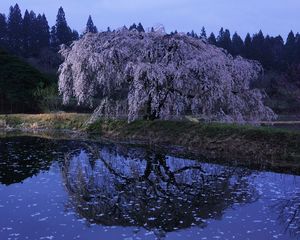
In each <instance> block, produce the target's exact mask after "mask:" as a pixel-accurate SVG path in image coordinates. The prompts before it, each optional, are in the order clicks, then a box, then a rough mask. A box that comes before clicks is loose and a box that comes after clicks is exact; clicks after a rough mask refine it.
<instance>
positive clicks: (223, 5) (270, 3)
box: [0, 0, 300, 37]
mask: <svg viewBox="0 0 300 240" xmlns="http://www.w3.org/2000/svg"><path fill="white" fill-rule="evenodd" d="M15 3H18V4H19V6H20V8H21V10H22V13H24V11H25V9H29V10H33V11H35V12H36V13H45V14H46V16H47V19H48V21H49V25H51V26H52V25H53V24H54V23H55V18H56V14H57V10H58V8H59V7H60V6H62V7H63V8H64V10H65V13H66V17H67V21H68V23H69V25H70V27H71V28H73V29H76V30H78V31H79V32H82V31H83V29H84V27H85V24H86V21H87V18H88V16H89V15H92V18H93V20H94V23H95V24H96V25H97V27H98V29H99V30H105V29H106V28H107V27H108V26H110V27H111V28H112V29H115V28H119V27H122V26H123V25H127V26H128V25H131V24H132V23H133V22H136V23H138V22H142V23H143V25H144V27H145V28H149V27H151V26H155V25H158V24H162V25H164V26H165V28H166V30H167V32H170V31H173V30H175V29H177V30H178V31H179V32H187V31H191V30H192V29H193V30H194V31H195V32H196V33H199V32H200V30H201V28H202V26H205V28H206V30H207V32H208V33H210V32H215V33H216V34H217V33H218V32H219V30H220V28H221V27H224V28H228V29H229V30H230V31H231V32H232V33H233V32H235V31H237V32H238V33H239V34H240V35H241V36H245V35H246V33H247V32H250V33H256V32H258V31H259V30H262V31H263V32H264V33H267V34H270V35H273V36H275V35H278V34H281V35H282V36H283V37H286V36H287V34H288V32H289V31H290V30H293V31H294V32H298V31H299V32H300V17H299V16H300V15H299V11H300V1H299V0H18V1H17V2H16V1H12V0H0V12H2V13H6V14H7V13H8V9H9V7H10V6H11V5H14V4H15Z"/></svg>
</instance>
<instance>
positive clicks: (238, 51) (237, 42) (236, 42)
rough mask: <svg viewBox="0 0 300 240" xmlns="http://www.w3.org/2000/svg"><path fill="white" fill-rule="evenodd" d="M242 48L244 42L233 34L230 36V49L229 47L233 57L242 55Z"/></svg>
mask: <svg viewBox="0 0 300 240" xmlns="http://www.w3.org/2000/svg"><path fill="white" fill-rule="evenodd" d="M243 48H244V42H243V40H242V38H241V37H240V36H239V35H238V34H237V32H235V33H234V34H233V36H232V47H231V53H232V54H233V55H234V56H237V55H242V51H243Z"/></svg>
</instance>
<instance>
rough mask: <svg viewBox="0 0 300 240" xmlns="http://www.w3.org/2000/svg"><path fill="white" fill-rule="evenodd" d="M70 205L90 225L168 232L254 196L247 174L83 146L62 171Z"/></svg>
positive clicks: (143, 152) (218, 216) (203, 221)
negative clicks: (130, 227) (132, 227)
mask: <svg viewBox="0 0 300 240" xmlns="http://www.w3.org/2000/svg"><path fill="white" fill-rule="evenodd" d="M62 173H63V178H64V181H65V186H66V189H67V191H68V193H69V195H70V205H71V206H72V208H74V209H75V211H76V212H77V213H78V214H79V215H80V217H83V218H86V219H87V220H88V221H89V222H90V223H96V224H101V225H105V226H137V227H144V228H146V229H148V230H152V231H154V232H155V233H156V234H157V236H158V237H163V236H164V234H165V233H166V232H171V231H174V230H177V229H183V228H189V227H191V226H194V225H197V226H200V227H205V226H206V220H207V219H221V218H222V215H223V214H224V212H225V210H226V209H228V208H230V207H233V205H234V204H235V203H249V202H252V201H254V200H256V198H257V193H256V191H255V189H254V188H253V187H251V186H250V185H249V184H248V176H249V175H250V171H248V170H245V169H233V168H228V167H226V168H225V167H222V166H216V165H208V164H202V163H200V162H197V161H190V160H185V159H179V158H173V157H169V156H165V155H163V154H158V153H154V152H151V151H147V150H143V149H142V148H126V147H116V146H115V147H109V146H104V147H101V148H100V147H99V146H97V145H86V147H84V148H82V149H81V150H78V151H74V152H71V153H69V154H68V155H66V157H65V162H64V164H63V167H62Z"/></svg>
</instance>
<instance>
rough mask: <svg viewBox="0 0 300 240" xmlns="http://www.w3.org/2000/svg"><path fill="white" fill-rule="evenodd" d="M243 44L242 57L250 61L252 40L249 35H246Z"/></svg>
mask: <svg viewBox="0 0 300 240" xmlns="http://www.w3.org/2000/svg"><path fill="white" fill-rule="evenodd" d="M244 42H245V44H244V51H243V57H246V58H250V59H251V58H252V38H251V36H250V33H247V35H246V38H245V41H244Z"/></svg>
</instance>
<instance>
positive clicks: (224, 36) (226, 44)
mask: <svg viewBox="0 0 300 240" xmlns="http://www.w3.org/2000/svg"><path fill="white" fill-rule="evenodd" d="M217 45H218V46H219V47H221V48H224V49H226V50H227V51H228V52H231V37H230V31H229V30H228V29H226V30H225V31H224V29H223V28H221V30H220V32H219V36H218V39H217Z"/></svg>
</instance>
